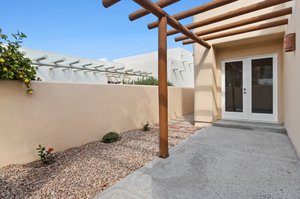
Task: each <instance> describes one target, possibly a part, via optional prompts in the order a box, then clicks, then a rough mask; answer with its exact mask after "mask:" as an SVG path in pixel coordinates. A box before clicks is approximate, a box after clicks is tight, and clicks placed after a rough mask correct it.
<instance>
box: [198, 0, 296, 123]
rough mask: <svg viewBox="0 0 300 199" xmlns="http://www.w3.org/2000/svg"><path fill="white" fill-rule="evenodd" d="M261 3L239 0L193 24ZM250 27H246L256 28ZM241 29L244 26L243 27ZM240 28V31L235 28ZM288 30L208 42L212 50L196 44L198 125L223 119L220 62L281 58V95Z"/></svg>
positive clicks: (279, 104)
mask: <svg viewBox="0 0 300 199" xmlns="http://www.w3.org/2000/svg"><path fill="white" fill-rule="evenodd" d="M256 2H261V1H260V0H243V1H236V2H234V3H231V4H228V5H226V6H223V7H221V8H217V9H213V10H211V11H209V12H206V13H202V14H199V15H196V16H195V17H194V21H195V22H196V21H201V20H203V19H207V18H211V17H213V16H217V15H219V14H223V13H225V12H224V11H229V10H235V9H238V8H241V7H244V6H247V5H251V4H254V3H256ZM290 5H292V3H285V4H281V5H278V6H273V7H270V8H266V9H263V10H259V11H256V12H252V13H249V14H245V15H241V16H239V17H235V18H232V19H228V20H224V21H221V22H218V23H214V24H211V25H208V26H203V27H201V28H198V29H196V30H203V29H207V28H211V27H215V26H220V25H224V24H228V23H230V22H235V21H239V20H241V19H247V18H251V17H253V16H258V15H261V14H264V13H268V12H272V11H275V10H280V9H283V8H286V7H289V6H290ZM287 17H288V16H286V17H280V18H276V19H271V20H267V21H264V22H260V23H256V24H255V25H257V24H262V23H266V22H271V21H276V20H278V19H282V18H287ZM253 25H254V24H252V25H247V26H243V27H242V28H244V27H249V26H253ZM240 28H241V27H240ZM236 29H239V28H236ZM284 32H285V28H284V26H281V27H275V28H269V29H266V30H260V31H254V32H249V33H245V34H240V35H235V36H230V37H224V38H220V39H215V40H211V41H208V42H209V43H210V44H212V48H211V49H210V50H207V49H205V48H204V47H202V46H200V45H198V44H195V45H194V62H195V121H196V123H197V124H198V125H200V126H203V125H210V124H211V123H212V122H213V121H215V120H216V119H220V118H221V61H223V60H226V59H232V58H243V57H248V56H257V55H262V54H273V53H275V54H277V55H278V74H279V75H278V83H279V88H278V94H279V96H281V94H282V84H280V83H281V82H282V73H281V72H282V62H283V58H282V56H283V55H282V45H283V36H284ZM278 101H279V102H278V113H279V114H278V122H279V123H282V122H283V117H284V113H283V99H282V98H279V99H278Z"/></svg>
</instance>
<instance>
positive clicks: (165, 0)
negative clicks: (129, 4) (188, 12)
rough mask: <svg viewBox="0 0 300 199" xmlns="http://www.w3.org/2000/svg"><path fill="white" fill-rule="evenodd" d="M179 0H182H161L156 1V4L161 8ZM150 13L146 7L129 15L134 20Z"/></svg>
mask: <svg viewBox="0 0 300 199" xmlns="http://www.w3.org/2000/svg"><path fill="white" fill-rule="evenodd" d="M178 1H180V0H160V1H158V2H156V5H158V6H159V7H160V8H164V7H167V6H169V5H171V4H173V3H176V2H178ZM149 13H150V12H149V11H148V10H146V9H140V10H137V11H135V12H133V13H131V14H130V15H129V20H130V21H134V20H136V19H139V18H141V17H144V16H146V15H148V14H149Z"/></svg>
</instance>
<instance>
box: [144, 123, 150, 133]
mask: <svg viewBox="0 0 300 199" xmlns="http://www.w3.org/2000/svg"><path fill="white" fill-rule="evenodd" d="M149 125H150V124H149V122H147V123H146V124H144V126H143V131H149V130H150V127H149Z"/></svg>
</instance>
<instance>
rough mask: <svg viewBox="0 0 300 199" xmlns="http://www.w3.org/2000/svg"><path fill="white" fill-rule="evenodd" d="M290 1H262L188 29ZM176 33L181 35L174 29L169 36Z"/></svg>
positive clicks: (197, 23)
mask: <svg viewBox="0 0 300 199" xmlns="http://www.w3.org/2000/svg"><path fill="white" fill-rule="evenodd" d="M289 1H292V0H265V1H262V2H259V3H255V4H252V5H250V6H246V7H243V8H239V9H236V10H233V11H231V12H227V13H224V14H221V15H217V16H215V17H212V18H209V19H206V20H203V21H198V22H195V23H191V24H189V25H187V26H186V28H187V29H189V30H191V29H195V28H198V27H201V26H205V25H209V24H212V23H216V22H219V21H223V20H226V19H230V18H233V17H237V16H240V15H243V14H247V13H250V12H254V11H257V10H261V9H264V8H268V7H271V6H275V5H279V4H282V3H286V2H289ZM176 33H179V31H178V30H176V29H173V30H170V31H168V33H167V34H168V35H173V34H176Z"/></svg>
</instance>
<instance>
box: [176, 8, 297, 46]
mask: <svg viewBox="0 0 300 199" xmlns="http://www.w3.org/2000/svg"><path fill="white" fill-rule="evenodd" d="M292 10H293V9H292V8H285V9H282V10H278V11H275V12H271V13H267V14H263V15H260V16H257V17H252V18H249V19H244V20H240V21H237V22H233V23H229V24H226V25H222V26H217V27H214V28H210V29H207V30H202V31H197V32H194V34H196V35H197V36H204V35H208V34H212V33H216V32H220V31H224V30H228V29H232V28H237V27H240V26H244V25H249V24H253V23H257V22H261V21H264V20H268V19H273V18H276V17H281V16H285V15H289V14H292V12H293V11H292ZM185 39H189V38H188V37H187V36H185V35H182V36H179V37H176V38H175V41H182V40H185Z"/></svg>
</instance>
